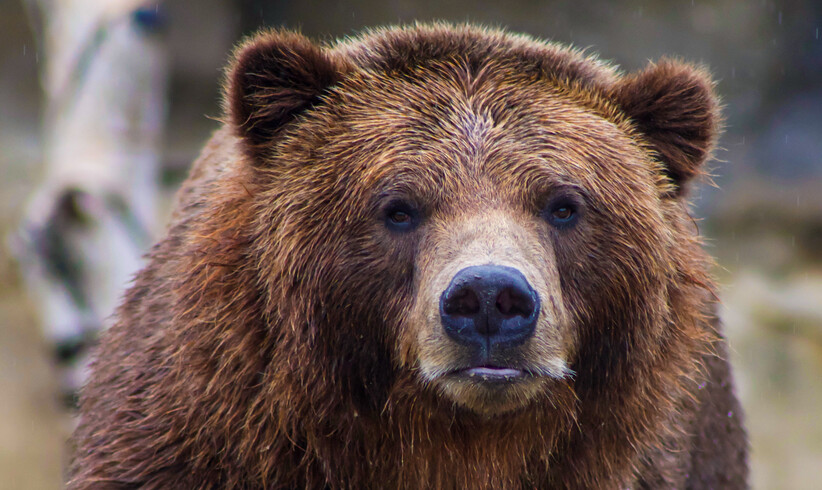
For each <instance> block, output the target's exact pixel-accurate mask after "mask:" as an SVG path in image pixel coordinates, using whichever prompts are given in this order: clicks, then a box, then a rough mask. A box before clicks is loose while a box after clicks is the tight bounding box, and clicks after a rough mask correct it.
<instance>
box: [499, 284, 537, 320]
mask: <svg viewBox="0 0 822 490" xmlns="http://www.w3.org/2000/svg"><path fill="white" fill-rule="evenodd" d="M496 306H497V311H499V312H500V313H502V315H503V316H505V317H506V318H510V317H514V316H521V317H523V318H528V317H529V316H531V314H532V313H533V312H534V302H533V301H532V300H531V298H530V297H528V296H527V295H525V294H521V293H520V292H518V291H514V290H513V289H512V288H505V289H503V290H502V291H500V293H499V295H498V296H497V303H496Z"/></svg>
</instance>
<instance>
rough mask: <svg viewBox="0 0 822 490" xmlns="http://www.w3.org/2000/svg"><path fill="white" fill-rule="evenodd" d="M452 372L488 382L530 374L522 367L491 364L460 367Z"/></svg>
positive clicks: (455, 374) (510, 379)
mask: <svg viewBox="0 0 822 490" xmlns="http://www.w3.org/2000/svg"><path fill="white" fill-rule="evenodd" d="M451 374H452V375H454V376H456V377H459V378H465V379H469V380H473V381H481V382H487V383H506V382H507V383H510V382H514V381H519V380H521V379H523V378H525V377H527V376H528V373H527V372H526V371H523V370H522V369H517V368H512V367H503V366H489V365H484V366H474V367H470V368H465V369H459V370H456V371H453V372H452V373H451Z"/></svg>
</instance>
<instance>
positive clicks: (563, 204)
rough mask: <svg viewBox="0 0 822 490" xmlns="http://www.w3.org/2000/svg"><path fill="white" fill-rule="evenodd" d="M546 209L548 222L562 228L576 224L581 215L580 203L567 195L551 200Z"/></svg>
mask: <svg viewBox="0 0 822 490" xmlns="http://www.w3.org/2000/svg"><path fill="white" fill-rule="evenodd" d="M545 211H546V212H545V219H546V220H547V221H548V223H550V224H551V225H552V226H553V227H554V228H558V229H561V230H562V229H567V228H570V227H572V226H574V224H576V222H577V219H578V217H579V205H578V204H577V203H576V201H575V200H574V199H573V198H570V197H567V196H565V197H560V198H557V199H553V200H551V202H550V203H549V204H548V206H546V209H545Z"/></svg>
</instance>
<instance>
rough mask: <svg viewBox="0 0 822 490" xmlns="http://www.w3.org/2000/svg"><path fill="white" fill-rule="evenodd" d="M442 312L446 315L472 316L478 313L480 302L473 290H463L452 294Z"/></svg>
mask: <svg viewBox="0 0 822 490" xmlns="http://www.w3.org/2000/svg"><path fill="white" fill-rule="evenodd" d="M443 310H444V311H445V313H446V314H447V315H454V316H472V315H476V314H477V313H479V311H480V300H479V298H478V297H477V293H475V292H474V290H473V289H470V288H463V289H461V290H458V291H456V292H455V293H454V294H452V295H451V296H450V297H449V298H448V300H447V301H446V302H445V305H444V308H443Z"/></svg>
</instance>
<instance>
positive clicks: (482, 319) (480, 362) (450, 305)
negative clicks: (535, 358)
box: [439, 264, 540, 381]
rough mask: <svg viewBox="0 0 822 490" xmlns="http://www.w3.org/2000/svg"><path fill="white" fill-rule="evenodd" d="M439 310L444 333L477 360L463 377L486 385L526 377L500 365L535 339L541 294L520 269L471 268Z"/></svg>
mask: <svg viewBox="0 0 822 490" xmlns="http://www.w3.org/2000/svg"><path fill="white" fill-rule="evenodd" d="M439 307H440V319H441V322H442V327H443V329H444V330H445V332H446V333H447V334H448V336H449V337H450V338H451V339H453V340H454V341H456V342H457V343H459V344H462V345H464V346H466V347H467V348H469V349H471V352H472V355H471V357H472V358H473V359H475V362H474V363H472V364H475V365H473V366H471V367H469V368H466V369H465V370H464V374H466V375H468V376H472V377H479V378H481V379H482V380H483V381H507V380H511V379H514V378H517V377H520V376H523V375H524V372H523V371H521V370H519V369H516V368H514V367H512V366H508V365H505V364H506V363H504V362H500V361H499V359H500V358H505V357H506V356H505V352H507V351H510V350H511V349H515V348H517V347H519V346H521V345H522V344H524V343H525V342H526V341H527V340H528V339H529V338H530V337H531V336H532V335H533V334H534V330H535V328H536V325H537V320H538V318H539V312H540V301H539V295H538V294H537V292H536V291H535V290H534V288H533V287H531V285H530V284H529V283H528V280H527V279H526V278H525V276H524V275H523V274H522V273H521V272H520V271H519V270H517V269H515V268H513V267H507V266H501V265H490V264H489V265H478V266H471V267H466V268H464V269H462V270H460V271H459V272H457V273H456V274H455V275H454V277H453V279H452V280H451V283H450V284H449V285H448V287H447V288H446V289H445V291H443V293H442V295H441V296H440V304H439Z"/></svg>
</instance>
